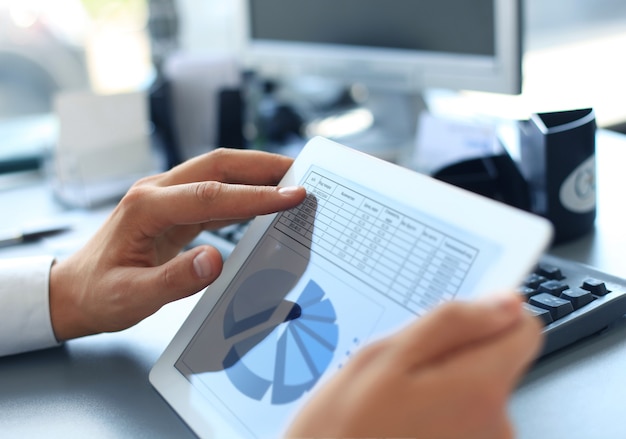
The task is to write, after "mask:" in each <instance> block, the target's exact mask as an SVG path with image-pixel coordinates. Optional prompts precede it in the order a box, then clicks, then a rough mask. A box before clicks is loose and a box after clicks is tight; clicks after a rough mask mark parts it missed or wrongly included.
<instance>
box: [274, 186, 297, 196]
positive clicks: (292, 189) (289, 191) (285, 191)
mask: <svg viewBox="0 0 626 439" xmlns="http://www.w3.org/2000/svg"><path fill="white" fill-rule="evenodd" d="M300 190H301V189H300V186H285V187H281V188H279V189H278V193H279V194H281V195H286V196H291V195H293V194H295V193H296V192H299V191H300Z"/></svg>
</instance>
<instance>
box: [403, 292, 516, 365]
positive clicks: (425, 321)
mask: <svg viewBox="0 0 626 439" xmlns="http://www.w3.org/2000/svg"><path fill="white" fill-rule="evenodd" d="M521 318H522V307H521V302H520V299H519V297H517V296H516V295H513V294H510V295H501V296H499V297H495V298H491V300H489V301H487V300H480V301H475V302H448V303H446V304H444V305H442V306H440V307H439V308H438V309H436V310H434V311H433V312H431V313H429V314H427V315H426V316H424V317H423V318H422V319H419V320H418V321H417V322H415V323H413V324H412V325H411V326H409V327H408V328H407V329H406V330H405V331H402V332H400V333H399V334H397V336H399V337H401V341H400V342H399V343H398V346H399V349H400V350H401V353H402V354H404V353H406V354H407V355H408V357H407V358H413V361H412V366H419V365H421V364H424V363H428V362H431V361H436V360H438V359H439V358H441V357H442V356H446V355H449V354H451V353H453V352H454V351H456V350H458V349H461V348H465V347H467V345H469V344H473V343H478V342H480V341H483V340H485V339H488V338H490V337H493V336H495V335H496V334H498V333H500V332H502V331H504V330H506V329H508V328H510V327H511V326H513V325H514V324H515V323H516V322H518V321H519V320H521ZM405 351H406V352H405Z"/></svg>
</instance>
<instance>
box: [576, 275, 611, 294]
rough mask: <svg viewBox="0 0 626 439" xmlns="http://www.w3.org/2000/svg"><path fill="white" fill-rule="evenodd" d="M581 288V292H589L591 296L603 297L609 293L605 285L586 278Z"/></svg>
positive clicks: (599, 281)
mask: <svg viewBox="0 0 626 439" xmlns="http://www.w3.org/2000/svg"><path fill="white" fill-rule="evenodd" d="M581 288H582V289H583V290H587V291H589V292H590V293H591V294H595V295H596V296H604V295H606V294H608V293H610V291H609V290H607V288H606V284H605V283H604V282H602V281H601V280H598V279H595V278H592V277H588V278H587V279H585V280H584V282H583V284H582V286H581Z"/></svg>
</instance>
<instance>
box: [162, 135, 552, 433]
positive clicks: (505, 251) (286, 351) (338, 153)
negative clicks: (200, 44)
mask: <svg viewBox="0 0 626 439" xmlns="http://www.w3.org/2000/svg"><path fill="white" fill-rule="evenodd" d="M294 184H298V185H303V186H304V187H306V189H307V192H308V196H307V199H306V200H305V202H304V203H302V204H301V205H300V206H298V207H296V208H294V209H292V210H289V211H285V212H281V213H278V214H275V215H268V216H263V217H259V218H257V219H255V220H254V221H253V222H252V224H251V225H250V227H249V229H248V231H247V232H246V234H245V235H244V237H243V238H242V240H241V241H240V243H239V244H238V245H237V246H236V247H235V249H234V251H233V253H232V254H231V256H230V257H229V258H228V259H227V260H226V262H225V265H224V270H223V273H222V275H221V276H220V278H219V279H218V280H217V281H216V282H215V283H214V284H213V285H211V286H210V287H209V288H207V289H206V291H205V292H204V293H203V296H202V298H201V299H200V300H199V301H198V304H197V305H196V307H195V308H194V310H193V311H192V313H191V314H190V316H189V317H188V319H187V320H186V321H185V323H184V324H183V326H182V328H181V329H180V331H179V332H178V333H177V334H176V336H175V337H174V339H173V340H172V342H171V343H170V345H169V346H168V347H167V349H166V350H165V352H164V353H163V355H162V356H161V358H160V359H159V360H158V361H157V363H156V365H155V366H154V368H153V369H152V371H151V373H150V381H151V383H152V384H153V386H154V387H155V388H156V389H157V391H158V392H159V393H160V394H161V395H162V396H163V397H164V398H165V400H166V401H167V402H168V403H169V404H170V405H171V406H172V407H173V409H174V410H175V411H176V412H177V413H178V414H179V415H180V416H181V417H182V419H184V420H185V422H187V423H188V424H189V426H190V427H191V428H192V429H193V430H194V431H195V432H196V433H197V434H198V435H199V436H201V437H216V438H236V437H242V438H277V437H280V436H281V433H282V432H283V431H284V430H285V429H286V427H287V426H288V424H289V423H290V421H291V420H292V419H293V418H294V416H295V414H296V413H297V412H298V410H299V409H300V407H301V406H302V405H303V404H304V403H305V402H306V401H307V400H308V399H309V398H310V397H311V395H313V394H314V393H315V391H316V390H317V388H318V387H319V386H320V385H322V384H323V382H324V381H325V380H326V379H327V378H328V377H329V376H331V375H332V374H333V372H335V371H336V370H338V369H339V368H341V367H342V365H344V364H345V363H346V362H347V361H350V357H351V356H352V355H354V353H355V352H357V351H358V350H359V349H360V348H361V347H362V346H363V345H365V344H367V343H370V342H371V341H373V340H374V339H377V338H379V337H382V336H384V335H387V334H389V333H390V332H393V331H396V330H398V329H399V328H400V327H402V326H404V325H406V324H407V323H409V322H411V321H413V320H414V319H415V318H419V317H420V316H422V315H424V314H425V313H427V312H429V311H430V310H432V309H433V308H435V307H436V306H438V305H439V304H441V303H443V302H446V301H450V300H471V299H474V298H476V297H478V296H479V295H483V294H488V293H493V292H498V291H502V290H507V289H513V288H515V287H516V286H517V285H519V284H520V283H521V281H522V279H523V277H524V276H525V275H526V274H527V273H528V272H530V270H531V269H532V268H533V265H534V264H535V263H536V261H537V260H538V259H539V257H540V256H541V254H542V253H543V252H544V250H545V249H546V247H547V245H548V244H549V242H550V239H551V235H552V228H551V226H550V224H549V223H548V221H546V220H545V219H543V218H540V217H537V216H534V215H531V214H529V213H526V212H523V211H520V210H517V209H514V208H511V207H509V206H506V205H504V204H501V203H498V202H495V201H492V200H489V199H487V198H483V197H480V196H478V195H475V194H473V193H470V192H467V191H464V190H461V189H459V188H456V187H453V186H450V185H448V184H445V183H442V182H440V181H437V180H434V179H432V178H430V177H427V176H425V175H420V174H418V173H415V172H412V171H410V170H407V169H405V168H401V167H398V166H396V165H393V164H391V163H388V162H385V161H382V160H379V159H376V158H373V157H371V156H368V155H365V154H362V153H359V152H357V151H354V150H352V149H349V148H347V147H344V146H342V145H339V144H337V143H334V142H331V141H329V140H326V139H322V138H315V139H313V140H311V141H310V142H309V143H308V144H307V145H306V146H305V147H304V149H303V150H302V152H301V154H300V155H299V156H298V157H297V159H296V161H295V162H294V164H293V166H292V167H291V169H290V170H289V172H288V173H287V174H286V175H285V177H284V179H283V181H282V183H281V185H294Z"/></svg>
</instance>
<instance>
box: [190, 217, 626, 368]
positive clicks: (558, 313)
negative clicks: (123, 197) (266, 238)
mask: <svg viewBox="0 0 626 439" xmlns="http://www.w3.org/2000/svg"><path fill="white" fill-rule="evenodd" d="M248 224H249V223H243V224H234V225H231V226H228V227H224V228H222V229H219V230H216V231H212V232H204V233H202V234H201V235H200V237H199V238H198V239H197V240H196V241H195V242H194V244H200V243H202V244H210V245H213V246H214V247H216V248H217V249H218V250H219V251H220V252H221V253H222V255H223V256H224V257H227V256H228V255H229V254H230V253H231V251H232V250H233V248H234V247H235V245H236V243H237V242H239V239H241V237H242V236H243V234H244V232H245V230H246V229H247V227H248ZM519 292H520V293H521V294H522V295H523V296H524V297H525V298H526V303H525V307H526V308H527V310H528V311H529V312H531V313H532V314H534V315H535V316H537V318H539V319H540V320H541V321H542V322H543V324H544V325H545V326H544V333H545V335H546V338H545V343H544V347H543V351H542V353H541V357H543V356H545V355H547V354H549V353H552V352H554V351H556V350H558V349H561V348H563V347H566V346H568V345H570V344H572V343H574V342H576V341H578V340H581V339H583V338H585V337H588V336H590V335H593V334H596V333H597V332H599V331H601V330H603V329H604V328H606V327H607V326H608V325H610V324H611V323H612V322H614V321H615V320H617V319H618V318H620V317H621V316H623V315H624V314H626V279H622V278H619V277H617V276H612V275H610V274H607V273H604V272H602V271H599V270H597V269H595V268H593V267H590V266H588V265H585V264H581V263H578V262H575V261H572V260H568V259H565V258H561V257H557V256H552V255H548V254H546V255H543V256H542V257H541V259H540V261H539V263H538V264H537V267H536V269H535V270H534V272H533V273H532V274H530V275H529V276H528V277H527V279H526V281H525V282H524V285H522V286H521V287H520V289H519Z"/></svg>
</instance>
